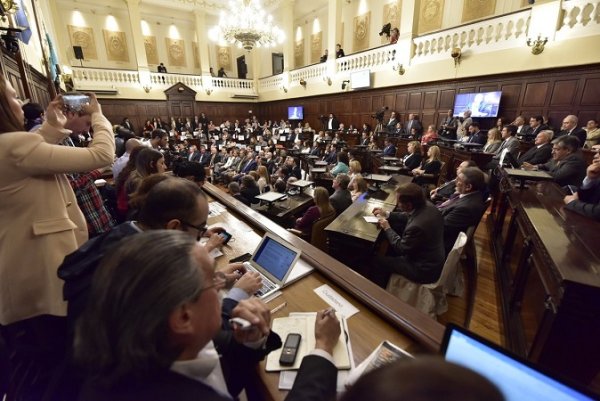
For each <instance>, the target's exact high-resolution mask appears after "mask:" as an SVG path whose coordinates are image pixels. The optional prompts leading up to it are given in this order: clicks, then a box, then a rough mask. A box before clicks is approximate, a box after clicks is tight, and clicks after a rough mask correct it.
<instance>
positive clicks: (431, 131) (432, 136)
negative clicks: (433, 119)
mask: <svg viewBox="0 0 600 401" xmlns="http://www.w3.org/2000/svg"><path fill="white" fill-rule="evenodd" d="M438 138H439V137H438V134H437V132H436V130H435V127H434V126H433V125H430V126H429V127H427V132H426V133H425V135H423V137H422V138H421V145H427V144H428V143H429V142H433V141H435V140H437V139H438Z"/></svg>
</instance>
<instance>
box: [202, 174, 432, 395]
mask: <svg viewBox="0 0 600 401" xmlns="http://www.w3.org/2000/svg"><path fill="white" fill-rule="evenodd" d="M203 188H204V190H205V191H206V192H207V193H208V195H209V196H210V197H212V198H213V199H215V200H217V201H219V202H220V203H222V204H223V205H225V206H226V208H227V210H228V211H227V212H225V213H222V214H221V215H219V216H215V217H212V218H209V224H211V225H212V224H219V225H223V226H225V227H226V228H227V230H228V231H230V232H231V233H232V234H234V238H235V239H234V240H232V241H230V242H229V244H228V245H226V246H225V247H223V253H224V254H225V256H223V257H221V258H219V259H218V260H217V265H218V266H222V265H224V264H226V263H227V261H228V260H229V259H231V258H233V257H235V256H238V255H240V254H242V253H244V252H252V251H253V249H254V248H255V247H256V245H257V244H258V241H259V240H260V238H259V237H260V236H261V235H262V234H263V233H264V232H270V233H272V234H274V235H277V236H279V237H281V238H282V239H284V240H285V241H288V242H289V243H291V244H292V245H294V246H295V247H297V248H299V249H300V250H301V251H302V256H301V259H302V260H303V261H304V262H306V263H308V264H309V265H311V266H312V267H314V268H315V272H313V273H312V274H311V275H310V276H308V277H306V278H304V279H302V280H300V281H298V282H297V283H294V284H293V285H291V286H290V287H288V288H286V289H285V290H283V295H282V296H281V297H279V298H277V299H276V300H274V301H272V302H271V303H270V304H269V305H270V306H271V307H272V308H273V307H275V306H277V305H279V304H281V303H283V301H287V302H288V306H286V307H285V308H284V309H283V310H281V311H280V312H278V313H277V314H276V315H275V317H280V316H286V315H287V314H288V313H290V312H301V311H304V312H306V311H315V310H317V309H320V308H323V307H324V306H325V304H324V303H323V302H322V301H321V299H320V298H319V297H317V296H316V295H315V294H314V292H313V291H312V290H313V289H314V288H315V287H318V286H320V285H322V284H329V285H330V286H332V288H334V289H335V290H336V291H338V292H339V293H340V294H341V295H342V296H343V297H344V298H345V299H347V300H348V301H350V302H351V303H352V304H353V305H355V306H356V307H357V308H358V309H359V310H360V312H359V313H358V314H356V315H355V316H353V317H352V318H350V319H349V320H348V323H349V326H350V341H351V342H352V347H353V350H354V357H355V362H361V361H362V360H363V359H364V358H365V357H366V356H367V355H368V354H369V353H370V352H371V351H372V350H373V349H374V348H375V346H376V345H378V344H379V342H380V341H381V340H383V339H390V340H391V341H392V342H394V343H396V344H398V345H399V346H401V347H403V348H406V349H407V350H408V351H409V352H421V351H437V350H438V349H439V346H440V343H441V340H442V336H443V330H444V328H443V326H442V325H441V324H439V323H438V322H436V321H434V320H432V319H431V318H429V317H428V316H426V315H425V314H423V313H421V312H419V311H418V310H416V309H414V308H413V307H411V306H409V305H407V304H405V303H403V302H402V301H400V300H399V299H398V298H396V297H394V296H393V295H391V294H389V293H387V292H386V291H385V290H383V289H382V288H379V287H378V286H376V285H375V284H373V283H371V282H370V281H369V280H367V279H365V278H364V277H362V276H360V275H359V274H357V273H355V272H354V271H352V270H351V269H349V268H348V267H347V266H345V265H344V264H342V263H340V262H338V261H337V260H335V259H333V258H332V257H330V256H329V255H327V254H326V253H324V252H322V251H320V250H319V249H317V248H315V247H313V246H312V245H310V244H309V243H307V242H306V241H304V240H302V239H300V238H298V237H296V236H295V235H293V234H292V233H289V232H287V231H286V230H285V229H283V228H282V227H279V226H278V225H276V224H275V223H273V222H272V221H270V220H269V219H267V218H265V217H263V216H261V215H260V214H259V213H258V212H256V211H254V210H252V209H250V208H249V207H247V206H245V205H244V204H242V203H241V202H239V201H237V200H235V199H234V198H232V197H231V196H229V195H228V194H226V193H224V192H222V191H221V190H220V189H218V188H217V187H215V186H213V185H212V184H210V183H206V184H205V185H204V187H203ZM260 375H261V377H262V379H263V381H264V384H265V387H266V391H268V395H267V396H266V397H265V398H270V399H273V400H281V399H283V398H284V397H285V392H282V391H279V390H278V389H277V381H278V378H279V375H278V374H277V373H266V372H265V371H264V366H263V368H262V369H261V371H260Z"/></svg>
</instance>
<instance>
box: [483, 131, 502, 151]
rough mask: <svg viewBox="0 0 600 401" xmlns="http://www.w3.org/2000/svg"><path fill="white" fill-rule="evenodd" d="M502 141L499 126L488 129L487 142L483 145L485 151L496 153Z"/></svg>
mask: <svg viewBox="0 0 600 401" xmlns="http://www.w3.org/2000/svg"><path fill="white" fill-rule="evenodd" d="M501 143H502V136H501V135H500V131H499V130H498V129H497V128H492V129H491V130H489V131H488V134H487V142H486V143H485V145H483V152H484V153H496V151H497V150H498V148H499V147H500V144H501Z"/></svg>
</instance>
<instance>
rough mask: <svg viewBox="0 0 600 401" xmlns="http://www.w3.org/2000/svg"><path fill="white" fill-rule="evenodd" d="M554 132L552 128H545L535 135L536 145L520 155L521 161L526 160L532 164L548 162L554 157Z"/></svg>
mask: <svg viewBox="0 0 600 401" xmlns="http://www.w3.org/2000/svg"><path fill="white" fill-rule="evenodd" d="M553 136H554V132H553V131H552V130H549V129H547V130H543V131H541V132H540V133H539V134H537V135H536V137H535V142H534V146H532V147H531V148H530V149H529V150H528V151H527V152H525V153H524V154H523V155H521V157H519V160H518V161H519V163H520V164H523V163H525V162H527V163H530V164H534V165H535V164H543V163H546V162H547V161H548V160H550V158H551V157H552V144H551V143H550V141H552V137H553Z"/></svg>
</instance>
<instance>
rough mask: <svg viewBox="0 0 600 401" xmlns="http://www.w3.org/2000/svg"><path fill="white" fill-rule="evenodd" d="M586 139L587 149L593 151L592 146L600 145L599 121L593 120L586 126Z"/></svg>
mask: <svg viewBox="0 0 600 401" xmlns="http://www.w3.org/2000/svg"><path fill="white" fill-rule="evenodd" d="M584 129H585V132H586V138H585V146H584V147H585V148H587V149H591V148H592V146H594V145H598V144H599V143H600V128H599V127H598V121H596V120H594V119H591V120H589V121H588V122H587V125H586V126H585V128H584Z"/></svg>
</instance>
